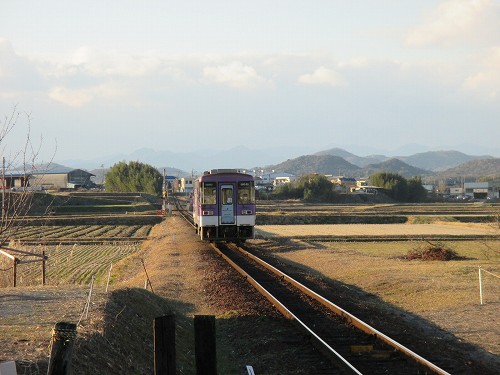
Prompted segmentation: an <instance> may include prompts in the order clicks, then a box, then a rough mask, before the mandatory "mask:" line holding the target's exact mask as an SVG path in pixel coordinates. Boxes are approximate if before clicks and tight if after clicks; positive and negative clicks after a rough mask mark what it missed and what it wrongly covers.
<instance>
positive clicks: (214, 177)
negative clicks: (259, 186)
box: [199, 169, 254, 181]
mask: <svg viewBox="0 0 500 375" xmlns="http://www.w3.org/2000/svg"><path fill="white" fill-rule="evenodd" d="M235 178H236V180H240V181H253V180H254V177H253V176H252V175H250V174H248V173H243V172H242V171H241V170H239V169H211V170H209V171H205V172H204V173H203V175H202V176H200V177H199V180H200V181H201V180H203V181H219V180H220V181H230V180H234V179H235Z"/></svg>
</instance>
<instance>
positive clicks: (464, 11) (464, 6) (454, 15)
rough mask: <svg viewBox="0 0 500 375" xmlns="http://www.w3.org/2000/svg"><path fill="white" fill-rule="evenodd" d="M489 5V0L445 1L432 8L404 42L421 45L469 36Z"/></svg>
mask: <svg viewBox="0 0 500 375" xmlns="http://www.w3.org/2000/svg"><path fill="white" fill-rule="evenodd" d="M491 6H492V1H491V0H449V1H446V2H445V3H443V4H441V5H439V6H438V7H437V8H436V9H435V10H434V12H433V13H432V14H431V15H430V17H429V19H428V20H427V21H426V22H425V23H424V24H422V25H420V26H418V27H416V28H415V29H413V30H412V31H411V32H410V33H409V34H408V35H407V37H406V43H407V44H408V45H410V46H414V47H423V46H428V45H433V44H439V43H442V42H446V41H450V40H454V39H458V38H466V37H470V35H471V34H475V33H477V32H478V28H479V27H481V23H482V21H483V19H484V17H485V16H486V15H487V14H488V10H489V9H490V7H491Z"/></svg>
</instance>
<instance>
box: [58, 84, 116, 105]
mask: <svg viewBox="0 0 500 375" xmlns="http://www.w3.org/2000/svg"><path fill="white" fill-rule="evenodd" d="M121 95H123V90H120V89H118V88H116V87H113V86H112V85H106V84H102V85H98V86H94V87H89V88H84V89H70V88H66V87H62V86H57V87H54V88H53V89H51V90H50V92H49V97H50V98H51V99H52V100H54V101H56V102H59V103H63V104H65V105H67V106H69V107H82V106H84V105H86V104H89V103H91V102H92V101H95V100H96V99H109V98H113V97H117V96H121Z"/></svg>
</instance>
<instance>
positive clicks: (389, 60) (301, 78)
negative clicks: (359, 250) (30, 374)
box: [0, 0, 500, 161]
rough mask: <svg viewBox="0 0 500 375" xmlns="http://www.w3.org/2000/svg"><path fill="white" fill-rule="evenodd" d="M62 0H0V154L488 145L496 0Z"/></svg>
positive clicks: (472, 150)
mask: <svg viewBox="0 0 500 375" xmlns="http://www.w3.org/2000/svg"><path fill="white" fill-rule="evenodd" d="M66 4H67V3H66V2H63V1H62V0H47V1H44V2H42V3H40V2H38V1H35V0H27V1H23V2H18V1H12V0H7V1H4V2H2V5H0V121H1V123H0V127H1V126H2V125H4V124H5V121H6V119H7V118H8V117H9V116H10V114H11V113H12V111H13V108H16V110H17V111H19V112H20V113H21V117H20V118H19V119H18V122H17V124H16V127H15V128H14V129H13V130H12V132H11V133H10V134H9V138H8V139H6V140H5V142H4V143H3V144H2V145H1V146H2V149H3V150H2V151H3V153H4V155H15V154H16V152H18V151H19V150H22V149H23V147H24V145H25V142H26V137H27V135H26V134H27V133H28V129H29V132H30V141H32V142H33V144H34V146H35V149H37V147H38V146H39V144H41V149H40V152H39V154H38V156H39V157H40V158H41V159H42V160H54V161H57V160H61V161H64V160H78V159H79V160H93V159H99V158H101V159H103V160H104V159H108V158H109V157H110V156H113V155H129V154H131V153H133V152H135V151H137V150H140V149H142V148H148V149H151V150H159V151H170V152H173V153H181V152H188V153H197V152H201V150H213V149H216V150H231V149H232V148H235V147H246V148H248V149H250V150H266V152H267V150H272V149H273V148H274V149H279V150H280V151H279V152H277V153H276V154H275V156H274V157H276V158H277V157H278V156H279V157H281V155H286V151H283V150H286V149H287V148H288V149H289V155H290V156H289V158H293V157H294V156H295V155H296V154H297V152H300V150H315V151H313V152H319V151H322V150H326V149H329V148H332V147H339V148H343V149H345V150H347V151H349V152H351V153H353V154H356V155H359V154H360V152H359V149H366V150H368V149H369V150H380V152H381V153H383V154H389V156H390V155H391V151H393V152H392V155H394V156H397V154H398V150H403V149H405V148H406V149H408V150H409V151H408V153H409V154H411V153H415V152H414V151H412V150H420V152H425V151H424V150H427V151H435V150H445V151H446V150H456V151H460V152H463V153H465V154H469V155H484V154H489V155H491V156H494V157H499V156H500V145H499V143H498V139H500V126H499V124H498V119H499V118H500V92H499V88H500V33H499V32H498V26H497V25H498V24H499V23H500V4H499V3H498V2H496V1H493V0H479V1H477V0H475V1H473V0H448V1H437V0H422V1H420V2H417V3H415V2H413V1H402V2H392V1H387V0H380V1H376V2H364V1H358V0H356V1H352V2H349V3H343V2H336V1H334V2H326V3H325V2H320V1H312V2H309V3H307V4H304V3H303V2H299V1H287V2H283V1H277V2H271V3H269V2H264V1H261V0H257V1H255V2H252V3H248V2H243V1H238V0H236V1H231V2H230V1H227V0H226V1H224V0H221V1H220V2H217V3H216V4H212V3H198V2H194V1H189V0H188V1H186V2H182V3H176V4H170V3H164V2H146V3H144V2H141V3H139V2H136V1H133V0H125V1H123V0H120V1H117V0H110V1H108V2H105V3H103V2H99V1H97V0H89V1H86V2H84V3H72V4H71V6H66ZM278 14H280V15H281V16H280V17H277V15H278ZM421 145H423V146H421ZM351 146H352V147H351ZM410 146H411V147H410ZM481 150H484V151H481ZM373 153H374V152H367V153H366V154H365V155H366V156H368V155H371V154H373ZM361 156H363V155H361Z"/></svg>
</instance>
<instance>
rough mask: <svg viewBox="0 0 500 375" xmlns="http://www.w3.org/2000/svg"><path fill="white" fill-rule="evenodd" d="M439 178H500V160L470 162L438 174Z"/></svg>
mask: <svg viewBox="0 0 500 375" xmlns="http://www.w3.org/2000/svg"><path fill="white" fill-rule="evenodd" d="M439 177H440V178H444V177H500V158H492V159H483V160H471V161H468V162H466V163H464V164H460V165H459V166H457V167H454V168H449V169H447V170H445V171H443V172H441V173H439Z"/></svg>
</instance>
